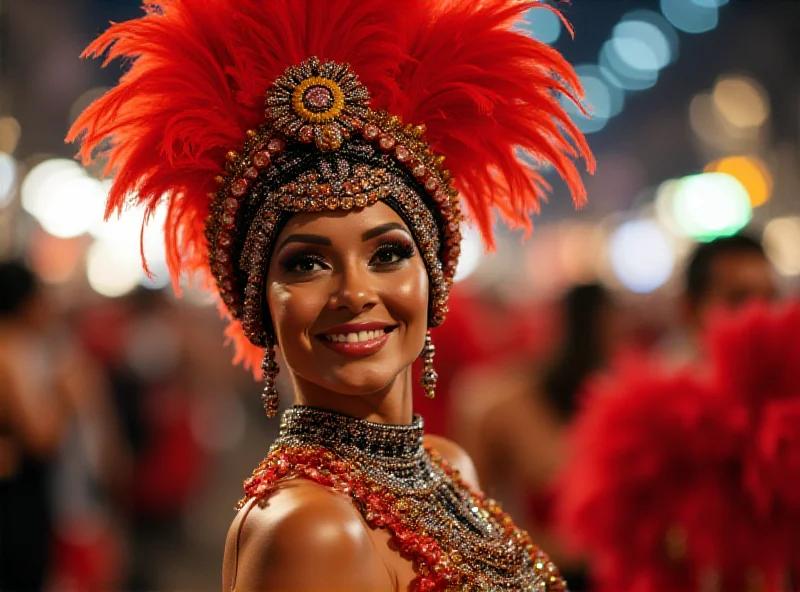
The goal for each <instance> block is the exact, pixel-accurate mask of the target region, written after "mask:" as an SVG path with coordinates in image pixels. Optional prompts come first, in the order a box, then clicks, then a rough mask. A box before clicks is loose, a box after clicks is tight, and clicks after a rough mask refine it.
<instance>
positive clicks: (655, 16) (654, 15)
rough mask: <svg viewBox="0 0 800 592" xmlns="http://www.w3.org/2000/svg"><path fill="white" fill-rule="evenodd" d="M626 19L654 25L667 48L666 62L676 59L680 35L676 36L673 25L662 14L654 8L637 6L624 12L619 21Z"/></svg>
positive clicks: (622, 21) (626, 20) (672, 61)
mask: <svg viewBox="0 0 800 592" xmlns="http://www.w3.org/2000/svg"><path fill="white" fill-rule="evenodd" d="M628 21H633V22H636V23H644V24H647V25H650V26H652V27H655V28H656V29H657V30H658V33H660V35H661V37H662V38H663V40H665V41H666V42H667V48H668V52H669V60H668V63H674V62H675V60H677V59H678V54H679V51H680V37H679V36H678V32H677V31H676V30H675V27H673V26H672V25H671V24H670V23H669V21H668V20H667V19H665V18H664V16H663V15H661V14H660V13H658V12H656V11H654V10H648V9H646V8H644V9H642V8H637V9H635V10H631V11H630V12H627V13H625V15H624V16H623V17H622V20H621V21H620V22H621V23H624V22H628ZM643 30H646V29H643Z"/></svg>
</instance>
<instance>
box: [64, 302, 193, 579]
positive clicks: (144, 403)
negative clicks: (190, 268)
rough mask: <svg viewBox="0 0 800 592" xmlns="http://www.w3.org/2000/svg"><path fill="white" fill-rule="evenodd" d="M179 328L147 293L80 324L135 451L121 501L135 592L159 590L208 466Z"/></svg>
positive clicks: (171, 307)
mask: <svg viewBox="0 0 800 592" xmlns="http://www.w3.org/2000/svg"><path fill="white" fill-rule="evenodd" d="M181 325H182V324H181V314H180V311H179V310H178V309H177V308H176V306H175V302H174V299H171V298H169V297H168V296H167V295H166V294H165V293H164V292H161V291H156V290H148V289H145V288H138V289H137V290H135V291H134V292H132V293H130V294H128V295H126V296H125V297H123V298H120V299H116V300H109V301H105V302H103V303H101V304H99V305H97V306H94V307H92V308H91V309H89V310H86V311H84V312H83V314H82V315H81V319H80V322H79V326H80V332H81V337H82V339H83V342H84V343H85V344H86V346H87V348H88V350H89V351H90V352H91V353H92V354H93V356H94V358H95V359H96V360H97V361H98V363H100V364H102V365H103V367H104V369H105V372H106V373H107V375H108V377H109V382H110V385H111V391H112V393H113V397H114V402H115V405H116V408H117V409H118V412H119V416H120V419H121V430H120V433H121V434H122V436H123V437H124V439H125V442H126V444H127V445H128V447H129V449H130V457H131V458H130V460H131V467H130V469H131V474H130V483H129V486H128V487H127V488H126V489H125V491H124V493H123V495H122V496H121V498H120V499H119V502H120V510H121V512H122V517H123V519H124V521H125V526H126V535H127V538H128V543H129V547H128V549H127V551H128V558H127V559H128V564H127V565H126V572H127V573H126V574H125V575H124V577H123V579H124V582H125V583H124V588H125V589H126V590H130V591H132V592H137V591H144V590H153V589H155V588H158V587H159V581H160V579H161V578H162V575H163V574H162V572H163V571H164V569H165V566H166V563H168V561H169V559H168V558H170V557H172V556H171V555H170V552H169V551H170V548H180V547H181V546H182V545H183V542H182V541H181V540H180V537H181V536H182V533H183V529H182V527H181V521H182V520H184V512H185V510H186V508H187V506H188V505H189V503H190V502H191V500H192V499H193V497H194V496H195V495H196V493H197V491H198V490H199V489H200V485H201V480H202V475H203V470H204V468H205V466H204V465H205V454H204V451H203V450H202V449H201V447H200V446H199V444H198V442H197V441H196V438H195V437H194V435H193V433H192V427H191V422H192V413H193V408H196V407H197V404H198V402H199V394H198V392H197V390H198V389H196V388H194V387H195V386H196V385H194V384H193V376H194V375H195V374H197V369H196V368H194V367H193V366H192V365H191V364H189V362H188V360H187V358H186V347H187V344H186V341H187V337H186V335H185V333H186V332H185V331H184V330H183V328H182V326H181ZM172 558H173V559H174V557H172Z"/></svg>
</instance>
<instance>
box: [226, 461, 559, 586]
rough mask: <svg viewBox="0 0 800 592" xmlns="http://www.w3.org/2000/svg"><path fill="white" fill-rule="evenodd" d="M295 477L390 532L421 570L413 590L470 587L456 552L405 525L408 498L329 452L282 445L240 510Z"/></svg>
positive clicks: (552, 582)
mask: <svg viewBox="0 0 800 592" xmlns="http://www.w3.org/2000/svg"><path fill="white" fill-rule="evenodd" d="M426 450H427V451H428V453H429V454H430V455H431V459H432V461H433V463H434V464H435V465H438V466H440V467H441V468H442V469H443V470H444V471H445V473H447V475H448V476H449V477H450V478H451V479H452V480H453V481H454V482H455V483H456V484H457V485H458V486H459V487H461V488H463V489H465V490H466V491H468V492H469V493H470V495H471V498H472V502H471V503H473V504H474V505H475V506H477V507H478V508H479V509H481V510H484V511H486V512H487V513H488V514H489V515H490V516H492V518H494V520H496V521H497V523H498V524H501V525H502V526H503V528H504V530H505V533H506V535H508V536H509V537H511V538H512V539H514V540H516V541H517V543H518V544H520V545H521V546H523V547H524V548H525V550H526V551H527V552H528V554H529V556H530V558H531V560H532V561H533V563H534V569H535V570H536V572H537V573H541V574H543V575H545V576H546V577H547V582H546V588H545V589H543V592H545V590H546V592H565V591H566V585H565V582H564V580H563V579H562V578H561V576H560V574H559V572H558V570H557V568H556V567H555V565H553V563H552V562H550V560H549V559H548V558H547V556H546V555H545V554H544V553H543V552H542V551H541V550H540V549H539V548H538V547H537V546H536V545H534V544H533V542H532V541H531V538H530V536H529V535H528V534H527V533H526V532H525V531H523V530H519V529H518V528H517V527H516V526H515V525H514V522H513V520H512V519H511V517H510V516H509V515H508V514H506V513H505V512H503V510H502V509H501V508H500V506H499V505H498V504H497V503H496V502H494V501H493V500H489V499H486V498H485V497H484V495H483V494H481V493H475V492H472V491H471V490H470V488H469V486H468V485H467V484H466V483H465V482H464V480H463V479H462V478H461V476H460V474H459V472H458V470H456V469H454V468H453V467H451V466H450V465H449V464H448V463H447V462H446V461H445V460H444V459H442V457H441V456H440V455H439V454H438V453H437V452H436V451H435V450H434V449H432V448H430V447H428V446H426ZM294 478H305V479H310V480H311V481H314V482H316V483H318V484H320V485H323V486H325V487H329V488H331V489H333V490H335V491H338V492H340V493H343V494H345V495H348V496H350V497H351V498H352V499H353V501H354V503H355V505H356V507H357V508H358V509H359V511H360V512H361V514H362V515H363V516H364V519H365V520H366V522H367V524H369V526H371V527H372V528H383V529H386V530H387V531H388V532H390V533H391V535H392V538H391V542H392V544H393V545H395V546H396V548H397V551H398V552H399V553H400V555H401V556H402V557H404V558H405V559H407V560H409V561H411V562H412V563H413V565H414V569H415V571H416V572H417V576H416V577H415V578H414V580H413V581H412V582H411V586H410V588H409V589H410V590H411V591H413V592H432V591H435V590H464V589H468V585H469V583H470V582H469V575H468V574H467V573H463V572H461V571H460V570H459V569H458V565H459V563H460V562H461V557H460V555H459V554H458V551H457V550H451V551H450V552H449V553H448V552H447V551H445V550H443V549H442V548H441V546H440V545H439V542H438V541H437V540H436V539H434V538H433V537H431V536H428V535H424V534H422V533H419V532H415V531H414V530H413V529H411V528H409V526H408V525H407V524H406V522H405V518H404V516H405V515H406V514H407V513H408V512H409V511H411V507H410V505H409V504H408V502H407V500H405V499H403V498H398V497H397V496H395V495H394V494H393V493H391V492H390V491H388V490H387V489H386V487H384V486H383V485H381V484H380V483H378V482H376V481H374V480H372V479H370V478H369V477H367V476H366V475H364V474H363V473H362V472H360V471H359V470H358V469H357V467H355V466H353V465H352V464H350V463H348V462H345V461H343V460H340V459H338V458H337V457H336V456H334V455H333V454H332V453H331V452H330V451H328V450H326V449H325V448H322V447H285V446H279V447H277V448H275V449H274V450H272V451H271V452H270V454H269V456H268V457H267V458H265V459H264V460H263V461H262V462H261V464H260V465H259V466H258V468H257V469H256V470H255V471H254V472H253V475H252V476H251V477H250V478H249V479H247V480H246V481H245V483H244V491H245V497H244V498H243V499H242V500H240V501H239V503H238V504H237V509H242V508H243V507H244V506H245V505H246V504H247V503H248V501H249V500H251V499H257V500H259V503H263V502H265V501H266V498H267V497H268V495H269V494H270V493H271V492H272V491H274V488H275V487H276V486H277V485H278V484H279V483H280V482H282V481H286V480H289V479H294Z"/></svg>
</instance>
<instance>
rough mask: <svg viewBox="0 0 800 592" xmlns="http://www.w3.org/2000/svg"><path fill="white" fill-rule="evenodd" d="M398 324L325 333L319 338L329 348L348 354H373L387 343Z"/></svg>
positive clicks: (354, 355) (359, 355)
mask: <svg viewBox="0 0 800 592" xmlns="http://www.w3.org/2000/svg"><path fill="white" fill-rule="evenodd" d="M395 329H397V326H396V325H393V326H388V327H383V328H375V329H363V330H359V331H344V330H343V331H342V332H341V333H323V334H321V335H317V339H318V340H319V341H320V342H321V343H322V344H323V345H324V346H326V347H327V348H329V349H331V350H333V351H335V352H337V353H339V354H342V355H346V356H353V357H365V356H371V355H373V354H375V353H377V352H379V351H380V350H381V349H383V346H384V345H386V342H387V341H389V339H390V337H391V334H392V332H393V331H394V330H395Z"/></svg>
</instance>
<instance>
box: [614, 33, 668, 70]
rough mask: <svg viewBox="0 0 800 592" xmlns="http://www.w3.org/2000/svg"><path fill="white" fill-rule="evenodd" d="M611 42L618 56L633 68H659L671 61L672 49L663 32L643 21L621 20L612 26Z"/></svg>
mask: <svg viewBox="0 0 800 592" xmlns="http://www.w3.org/2000/svg"><path fill="white" fill-rule="evenodd" d="M611 43H612V44H613V46H614V51H615V52H616V54H617V55H618V56H619V58H620V59H621V60H622V61H623V62H624V63H625V64H626V65H627V66H630V67H631V68H633V69H635V70H643V71H649V70H661V69H662V68H663V67H664V66H666V65H667V64H669V63H670V62H671V61H672V49H671V48H670V44H669V41H668V40H667V38H666V36H665V35H664V33H662V32H661V30H660V29H659V28H658V27H656V26H655V25H653V24H651V23H648V22H645V21H639V20H623V21H621V22H620V23H618V24H617V26H616V27H614V33H613V36H612V38H611Z"/></svg>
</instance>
